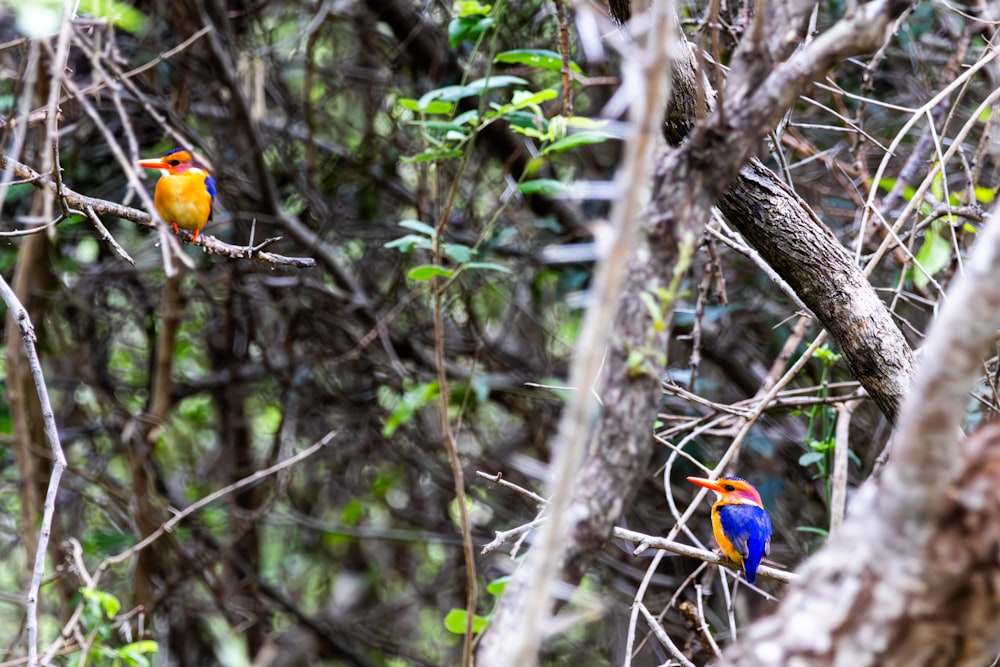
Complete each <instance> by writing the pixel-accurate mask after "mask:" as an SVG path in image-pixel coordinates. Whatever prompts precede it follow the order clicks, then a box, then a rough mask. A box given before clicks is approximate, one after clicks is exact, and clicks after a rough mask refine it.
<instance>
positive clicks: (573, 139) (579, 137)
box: [542, 132, 613, 155]
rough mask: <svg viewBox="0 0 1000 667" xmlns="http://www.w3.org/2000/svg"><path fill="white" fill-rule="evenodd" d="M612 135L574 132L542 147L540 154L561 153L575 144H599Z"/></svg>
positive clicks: (574, 146) (575, 145)
mask: <svg viewBox="0 0 1000 667" xmlns="http://www.w3.org/2000/svg"><path fill="white" fill-rule="evenodd" d="M612 138H613V137H612V136H611V135H609V134H604V133H603V132H577V133H576V134H571V135H569V136H568V137H563V138H562V139H560V140H559V141H554V142H552V143H551V144H549V145H548V146H546V147H545V148H544V149H542V155H548V154H549V153H562V152H565V151H568V150H570V149H571V148H576V147H577V146H583V145H585V144H599V143H602V142H605V141H607V140H608V139H612Z"/></svg>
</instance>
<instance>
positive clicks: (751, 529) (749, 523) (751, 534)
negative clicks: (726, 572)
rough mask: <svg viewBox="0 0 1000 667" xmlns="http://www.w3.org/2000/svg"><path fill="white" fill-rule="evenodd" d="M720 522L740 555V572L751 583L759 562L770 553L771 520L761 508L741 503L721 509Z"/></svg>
mask: <svg viewBox="0 0 1000 667" xmlns="http://www.w3.org/2000/svg"><path fill="white" fill-rule="evenodd" d="M719 519H720V523H721V525H722V531H723V532H724V533H725V534H726V537H728V538H729V540H730V541H731V542H732V543H733V547H734V548H735V549H736V550H737V551H738V552H739V553H740V555H742V556H743V571H744V573H745V574H746V577H747V581H749V582H750V583H751V584H752V583H753V582H754V580H755V579H756V578H757V567H758V566H759V565H760V561H761V560H762V559H763V558H764V556H765V555H766V554H767V553H768V551H769V550H770V545H771V519H770V517H768V516H767V512H765V511H764V508H763V507H758V506H757V505H747V504H742V503H741V504H732V505H723V506H721V507H720V508H719Z"/></svg>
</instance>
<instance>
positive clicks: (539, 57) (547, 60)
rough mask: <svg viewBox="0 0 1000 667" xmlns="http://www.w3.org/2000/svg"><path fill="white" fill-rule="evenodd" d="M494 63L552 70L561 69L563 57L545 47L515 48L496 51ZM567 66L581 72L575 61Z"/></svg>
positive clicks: (557, 70) (558, 70)
mask: <svg viewBox="0 0 1000 667" xmlns="http://www.w3.org/2000/svg"><path fill="white" fill-rule="evenodd" d="M493 62H495V63H506V64H508V65H529V66H531V67H541V68H542V69H546V70H549V71H552V72H560V71H562V66H563V59H562V56H560V55H559V54H558V53H556V52H555V51H548V50H545V49H515V50H513V51H504V52H503V53H498V54H497V56H496V58H494V59H493ZM569 68H570V69H571V70H573V71H574V72H577V73H578V74H582V73H583V69H582V68H581V67H580V66H579V65H577V64H576V63H575V62H573V61H570V63H569Z"/></svg>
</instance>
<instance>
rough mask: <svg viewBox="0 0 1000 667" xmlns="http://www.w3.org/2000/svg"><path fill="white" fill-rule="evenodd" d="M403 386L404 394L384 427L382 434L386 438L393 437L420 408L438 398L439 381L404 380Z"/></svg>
mask: <svg viewBox="0 0 1000 667" xmlns="http://www.w3.org/2000/svg"><path fill="white" fill-rule="evenodd" d="M403 386H404V388H405V389H404V391H403V394H402V396H400V397H399V402H398V403H397V404H396V406H395V407H394V408H393V410H392V412H391V413H390V414H389V417H388V418H387V419H386V420H385V425H384V426H383V427H382V435H383V436H385V437H386V438H391V437H392V436H393V434H395V432H396V429H398V428H399V427H400V426H401V425H403V424H406V423H409V422H410V421H411V420H412V419H413V417H414V415H416V414H417V411H418V410H420V409H421V408H422V407H424V406H425V405H427V404H428V403H430V402H431V401H433V400H434V399H435V398H437V396H438V392H439V385H438V383H437V382H422V383H420V384H413V383H409V382H404V385H403Z"/></svg>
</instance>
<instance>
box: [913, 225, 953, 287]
mask: <svg viewBox="0 0 1000 667" xmlns="http://www.w3.org/2000/svg"><path fill="white" fill-rule="evenodd" d="M916 260H917V261H918V262H920V266H922V267H923V268H924V270H925V271H926V272H927V273H928V274H930V277H933V276H935V275H936V274H937V273H938V272H939V271H941V269H943V268H945V267H947V266H948V265H950V264H951V243H949V242H948V240H946V239H945V238H943V237H942V235H941V234H940V233H939V232H938V228H937V226H936V225H933V226H931V227H930V228H929V229H928V230H927V231H926V232H924V243H923V245H922V246H921V247H920V250H919V251H918V252H917V254H916ZM930 277H928V275H927V274H925V273H924V271H921V270H920V269H918V268H914V269H913V285H914V286H915V287H917V288H918V289H924V288H925V287H927V285H928V283H929V282H930Z"/></svg>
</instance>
